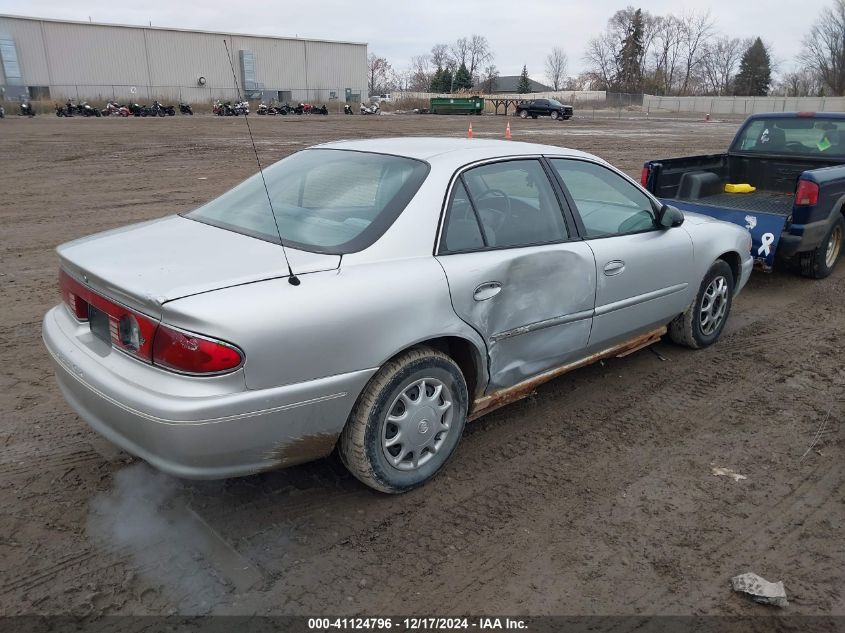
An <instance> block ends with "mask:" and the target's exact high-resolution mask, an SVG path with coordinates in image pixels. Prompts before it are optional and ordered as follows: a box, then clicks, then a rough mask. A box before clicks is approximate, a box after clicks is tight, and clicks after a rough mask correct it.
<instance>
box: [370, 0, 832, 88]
mask: <svg viewBox="0 0 845 633" xmlns="http://www.w3.org/2000/svg"><path fill="white" fill-rule="evenodd" d="M494 61H495V55H494V52H493V50H492V48H491V46H490V43H489V41H488V40H487V38H486V37H485V36H483V35H477V34H474V35H470V36H466V37H461V38H459V39H457V40H456V41H455V42H453V43H451V44H435V45H434V46H433V47H432V48H431V50H430V51H429V52H428V53H425V54H422V55H416V56H414V57H412V58H411V63H410V65H409V66H408V67H407V68H405V69H403V70H396V69H394V68H393V67H392V66H391V64H390V63H389V62H388V61H387V59H385V58H384V57H380V56H378V55H376V54H370V55H369V58H368V63H367V65H368V86H367V88H368V90H369V93H370V94H371V95H373V94H383V93H386V92H390V91H392V90H410V91H418V92H440V93H451V92H460V91H471V90H474V91H479V92H486V93H492V92H495V90H496V88H497V82H498V79H499V77H500V74H499V71H498V69H497V67H496V64H495V63H494ZM583 61H584V64H585V67H586V69H585V71H584V72H582V73H580V74H579V75H577V76H574V77H572V76H569V75H568V73H567V67H568V57H567V54H566V52H565V51H564V49H563V48H561V47H553V48H551V50H550V51H549V53H548V54H547V56H546V57H545V59H544V69H543V70H544V77H543V79H544V80H545V81H546V82H547V83H548V85H549V86H550V87H552V89H553V90H556V91H557V90H607V91H611V92H625V93H649V94H656V95H753V96H763V95H769V94H779V95H785V96H825V95H827V96H842V95H845V0H833V2H832V5H831V6H829V7H827V8H825V9H823V10H822V12H821V13H820V15H819V16H818V18H817V20H816V21H815V22H814V23H813V25H812V27H811V28H810V30H809V31H808V33H807V34H806V36H805V37H804V39H803V50H802V52H801V53H800V55H799V56H798V57H797V58H796V60H795V62H796V68H795V69H794V70H791V71H788V72H784V73H782V74H781V75H780V76H779V77H776V73H777V70H778V66H779V65H780V64H778V63H777V62H776V60H775V58H774V56H773V52H772V47H771V45H770V44H769V43H767V42H766V41H765V40H764V39H763V37H762V36H760V35H751V36H750V37H747V38H738V37H730V36H728V35H725V34H723V33H720V32H718V31H717V29H716V27H715V21H714V20H713V17H712V15H711V13H710V11H709V10H699V11H696V10H692V11H686V12H683V13H680V14H678V15H674V14H668V15H656V14H652V13H650V12H649V11H647V10H645V9H642V8H636V7H633V6H628V7H626V8H624V9H620V10H619V11H616V12H615V13H614V14H613V15H612V16H611V17H610V19H609V20H608V21H607V24H606V26H605V29H604V30H603V31H602V32H601V33H600V34H598V35H596V36H595V37H593V38H591V39H590V40H589V42H588V44H587V48H586V50H585V52H584V54H583ZM517 92H520V93H526V92H531V85H530V77H529V74H528V70H527V66H523V70H522V73H521V75H520V77H519V81H518V87H517Z"/></svg>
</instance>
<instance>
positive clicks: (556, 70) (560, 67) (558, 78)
mask: <svg viewBox="0 0 845 633" xmlns="http://www.w3.org/2000/svg"><path fill="white" fill-rule="evenodd" d="M567 61H568V60H567V57H566V53H565V52H564V51H563V49H562V48H557V47H555V48H553V49H552V52H551V53H549V55H548V56H547V57H546V77H547V78H548V80H549V81H550V82H551V84H552V88H554V89H555V90H556V91H557V90H560V88H561V84H562V83H563V80H564V79H565V78H566V63H567Z"/></svg>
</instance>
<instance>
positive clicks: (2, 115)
mask: <svg viewBox="0 0 845 633" xmlns="http://www.w3.org/2000/svg"><path fill="white" fill-rule="evenodd" d="M5 118H6V109H5V108H4V107H3V106H0V119H5Z"/></svg>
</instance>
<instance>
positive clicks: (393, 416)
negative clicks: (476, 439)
mask: <svg viewBox="0 0 845 633" xmlns="http://www.w3.org/2000/svg"><path fill="white" fill-rule="evenodd" d="M452 412H453V407H452V394H451V392H450V391H449V388H448V387H447V386H446V385H444V384H443V383H442V382H440V381H439V380H437V379H436V378H423V379H421V380H417V381H415V382H412V383H411V384H410V385H408V386H407V387H405V388H404V389H403V390H402V393H400V394H399V395H398V396H397V397H396V399H395V400H394V401H393V404H391V405H390V408H389V409H388V413H387V419H386V420H385V422H384V425H383V429H382V434H381V445H382V450H383V451H384V456H385V457H386V458H387V461H388V462H389V463H390V464H391V465H392V466H393V467H395V468H398V469H399V470H416V469H417V468H419V467H420V466H422V465H423V464H425V463H426V462H428V461H429V460H430V459H432V458H433V457H434V456H435V455H436V454H437V452H438V451H439V450H440V448H441V447H442V446H443V442H444V441H445V440H446V436H447V435H448V434H449V429H450V428H451V426H452V416H453V413H452Z"/></svg>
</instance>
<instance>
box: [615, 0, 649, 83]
mask: <svg viewBox="0 0 845 633" xmlns="http://www.w3.org/2000/svg"><path fill="white" fill-rule="evenodd" d="M644 30H645V23H644V21H643V12H642V9H637V10H636V11H634V15H633V17H632V18H631V22H630V24H629V25H628V28H627V31H626V33H625V37H624V38H623V39H622V42H621V47H620V49H619V52H618V53H616V68H617V69H618V70H617V73H618V74H617V77H616V84H617V86H618V88H619V90H622V91H623V92H629V93H635V92H636V93H638V92H642V84H643V74H642V59H643V55H644V54H645V48H644V46H643V33H644Z"/></svg>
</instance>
